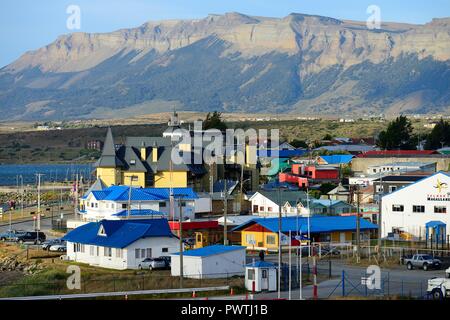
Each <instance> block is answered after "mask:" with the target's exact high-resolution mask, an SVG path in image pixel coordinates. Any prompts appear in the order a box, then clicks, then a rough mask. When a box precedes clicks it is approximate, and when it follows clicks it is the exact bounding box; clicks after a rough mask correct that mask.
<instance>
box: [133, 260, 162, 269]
mask: <svg viewBox="0 0 450 320" xmlns="http://www.w3.org/2000/svg"><path fill="white" fill-rule="evenodd" d="M138 268H139V269H140V270H143V269H149V270H155V269H165V268H166V261H165V260H164V259H161V258H145V259H144V260H142V262H141V263H140V264H139V265H138Z"/></svg>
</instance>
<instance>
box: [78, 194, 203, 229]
mask: <svg viewBox="0 0 450 320" xmlns="http://www.w3.org/2000/svg"><path fill="white" fill-rule="evenodd" d="M172 190H173V193H174V208H175V209H174V212H173V213H174V214H175V216H174V217H172V216H171V214H170V190H169V189H168V188H138V187H131V189H130V187H128V186H111V187H109V188H106V189H103V190H95V191H91V192H90V193H89V194H87V195H85V196H84V197H83V198H82V203H83V204H82V208H81V210H80V213H81V215H82V220H83V221H85V222H91V221H100V220H103V219H108V220H119V219H123V218H127V217H128V214H129V213H130V216H131V217H132V218H134V219H142V218H148V217H165V218H170V219H171V220H172V219H175V220H177V219H178V218H179V212H180V211H179V210H180V207H181V210H182V216H183V218H184V219H194V218H195V201H196V200H197V199H198V196H197V194H196V193H195V192H194V191H193V189H192V188H173V189H172ZM129 202H130V203H131V207H130V210H129V208H128V203H129Z"/></svg>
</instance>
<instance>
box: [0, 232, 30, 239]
mask: <svg viewBox="0 0 450 320" xmlns="http://www.w3.org/2000/svg"><path fill="white" fill-rule="evenodd" d="M22 233H25V231H23V230H8V231H5V232H2V233H0V240H1V241H7V240H13V239H14V238H15V237H16V236H17V235H19V234H22Z"/></svg>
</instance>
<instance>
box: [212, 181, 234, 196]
mask: <svg viewBox="0 0 450 320" xmlns="http://www.w3.org/2000/svg"><path fill="white" fill-rule="evenodd" d="M225 183H226V187H227V193H228V194H229V195H231V194H232V193H233V191H234V190H235V188H236V187H237V186H238V184H239V181H233V180H218V181H216V182H215V183H214V185H213V192H223V191H224V190H225Z"/></svg>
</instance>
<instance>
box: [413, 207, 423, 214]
mask: <svg viewBox="0 0 450 320" xmlns="http://www.w3.org/2000/svg"><path fill="white" fill-rule="evenodd" d="M413 212H416V213H425V206H413Z"/></svg>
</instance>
